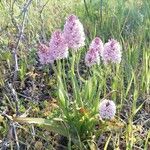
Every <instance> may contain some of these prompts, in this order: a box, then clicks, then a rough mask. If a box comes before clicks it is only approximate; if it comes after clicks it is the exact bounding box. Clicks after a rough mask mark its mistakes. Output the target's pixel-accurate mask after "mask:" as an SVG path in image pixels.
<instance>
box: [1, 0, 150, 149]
mask: <svg viewBox="0 0 150 150" xmlns="http://www.w3.org/2000/svg"><path fill="white" fill-rule="evenodd" d="M70 14H75V15H76V16H78V17H79V19H80V21H81V22H82V24H83V26H84V30H85V34H86V45H85V46H84V47H82V48H81V49H80V50H79V51H78V52H77V53H73V52H72V51H69V57H68V58H67V59H64V60H58V61H56V62H55V63H54V64H52V65H49V64H48V65H42V64H40V62H39V58H38V55H37V47H38V44H39V43H46V42H49V39H50V37H51V34H52V33H53V31H55V30H56V29H58V28H61V29H62V28H63V25H64V23H65V18H66V17H67V16H68V15H70ZM149 29H150V1H149V0H136V1H134V0H107V1H106V0H61V1H60V0H27V1H23V0H17V1H16V0H11V1H4V0H2V1H0V149H2V150H4V149H18V150H19V149H20V150H25V149H29V150H33V149H37V150H39V149H41V150H42V149H45V150H55V149H66V150H67V149H68V150H97V149H100V150H101V149H105V150H106V149H112V150H113V149H115V150H124V149H126V150H134V149H135V150H136V149H137V150H148V149H150V130H149V128H150V32H149ZM96 36H99V37H100V38H101V39H102V40H103V42H104V43H105V42H107V40H108V39H110V38H114V39H117V41H119V43H120V44H121V46H122V60H121V63H120V64H118V65H115V64H111V65H108V66H105V65H104V64H103V62H102V61H101V63H100V65H95V66H93V67H91V68H88V67H86V65H85V63H84V57H85V54H86V52H87V50H88V47H89V44H90V43H91V40H92V39H93V38H94V37H96ZM103 99H110V100H113V101H114V102H115V104H116V107H117V112H116V115H115V118H113V119H112V120H106V121H105V120H101V119H100V118H99V115H98V114H99V103H100V101H101V100H103Z"/></svg>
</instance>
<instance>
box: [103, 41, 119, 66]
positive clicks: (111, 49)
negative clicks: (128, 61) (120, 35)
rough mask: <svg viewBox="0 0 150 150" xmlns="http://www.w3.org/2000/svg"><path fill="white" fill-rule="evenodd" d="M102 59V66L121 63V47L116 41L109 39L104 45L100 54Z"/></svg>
mask: <svg viewBox="0 0 150 150" xmlns="http://www.w3.org/2000/svg"><path fill="white" fill-rule="evenodd" d="M101 56H102V59H103V61H104V64H108V63H116V64H119V63H120V62H121V46H120V44H119V42H118V41H116V40H114V39H111V40H109V41H108V42H107V43H105V45H104V50H103V52H102V55H101Z"/></svg>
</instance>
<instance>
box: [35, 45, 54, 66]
mask: <svg viewBox="0 0 150 150" xmlns="http://www.w3.org/2000/svg"><path fill="white" fill-rule="evenodd" d="M38 56H39V61H40V62H41V64H48V63H53V62H54V60H53V58H52V57H51V55H50V53H49V47H48V46H46V45H45V44H40V45H39V46H38Z"/></svg>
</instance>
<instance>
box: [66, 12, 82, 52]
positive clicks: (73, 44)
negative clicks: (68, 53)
mask: <svg viewBox="0 0 150 150" xmlns="http://www.w3.org/2000/svg"><path fill="white" fill-rule="evenodd" d="M64 37H65V40H66V42H67V44H68V47H69V48H72V49H74V50H75V51H77V50H78V49H79V48H80V47H83V46H84V45H85V42H84V41H85V34H84V29H83V25H82V24H81V22H80V21H79V19H78V17H77V16H75V15H70V16H69V17H68V18H67V20H66V23H65V25H64Z"/></svg>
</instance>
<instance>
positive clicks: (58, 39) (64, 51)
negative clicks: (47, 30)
mask: <svg viewBox="0 0 150 150" xmlns="http://www.w3.org/2000/svg"><path fill="white" fill-rule="evenodd" d="M49 53H50V56H51V58H53V60H59V59H64V58H67V57H68V46H67V43H66V41H65V39H64V36H63V33H62V32H61V30H57V31H55V32H54V33H53V34H52V37H51V40H50V43H49Z"/></svg>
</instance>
